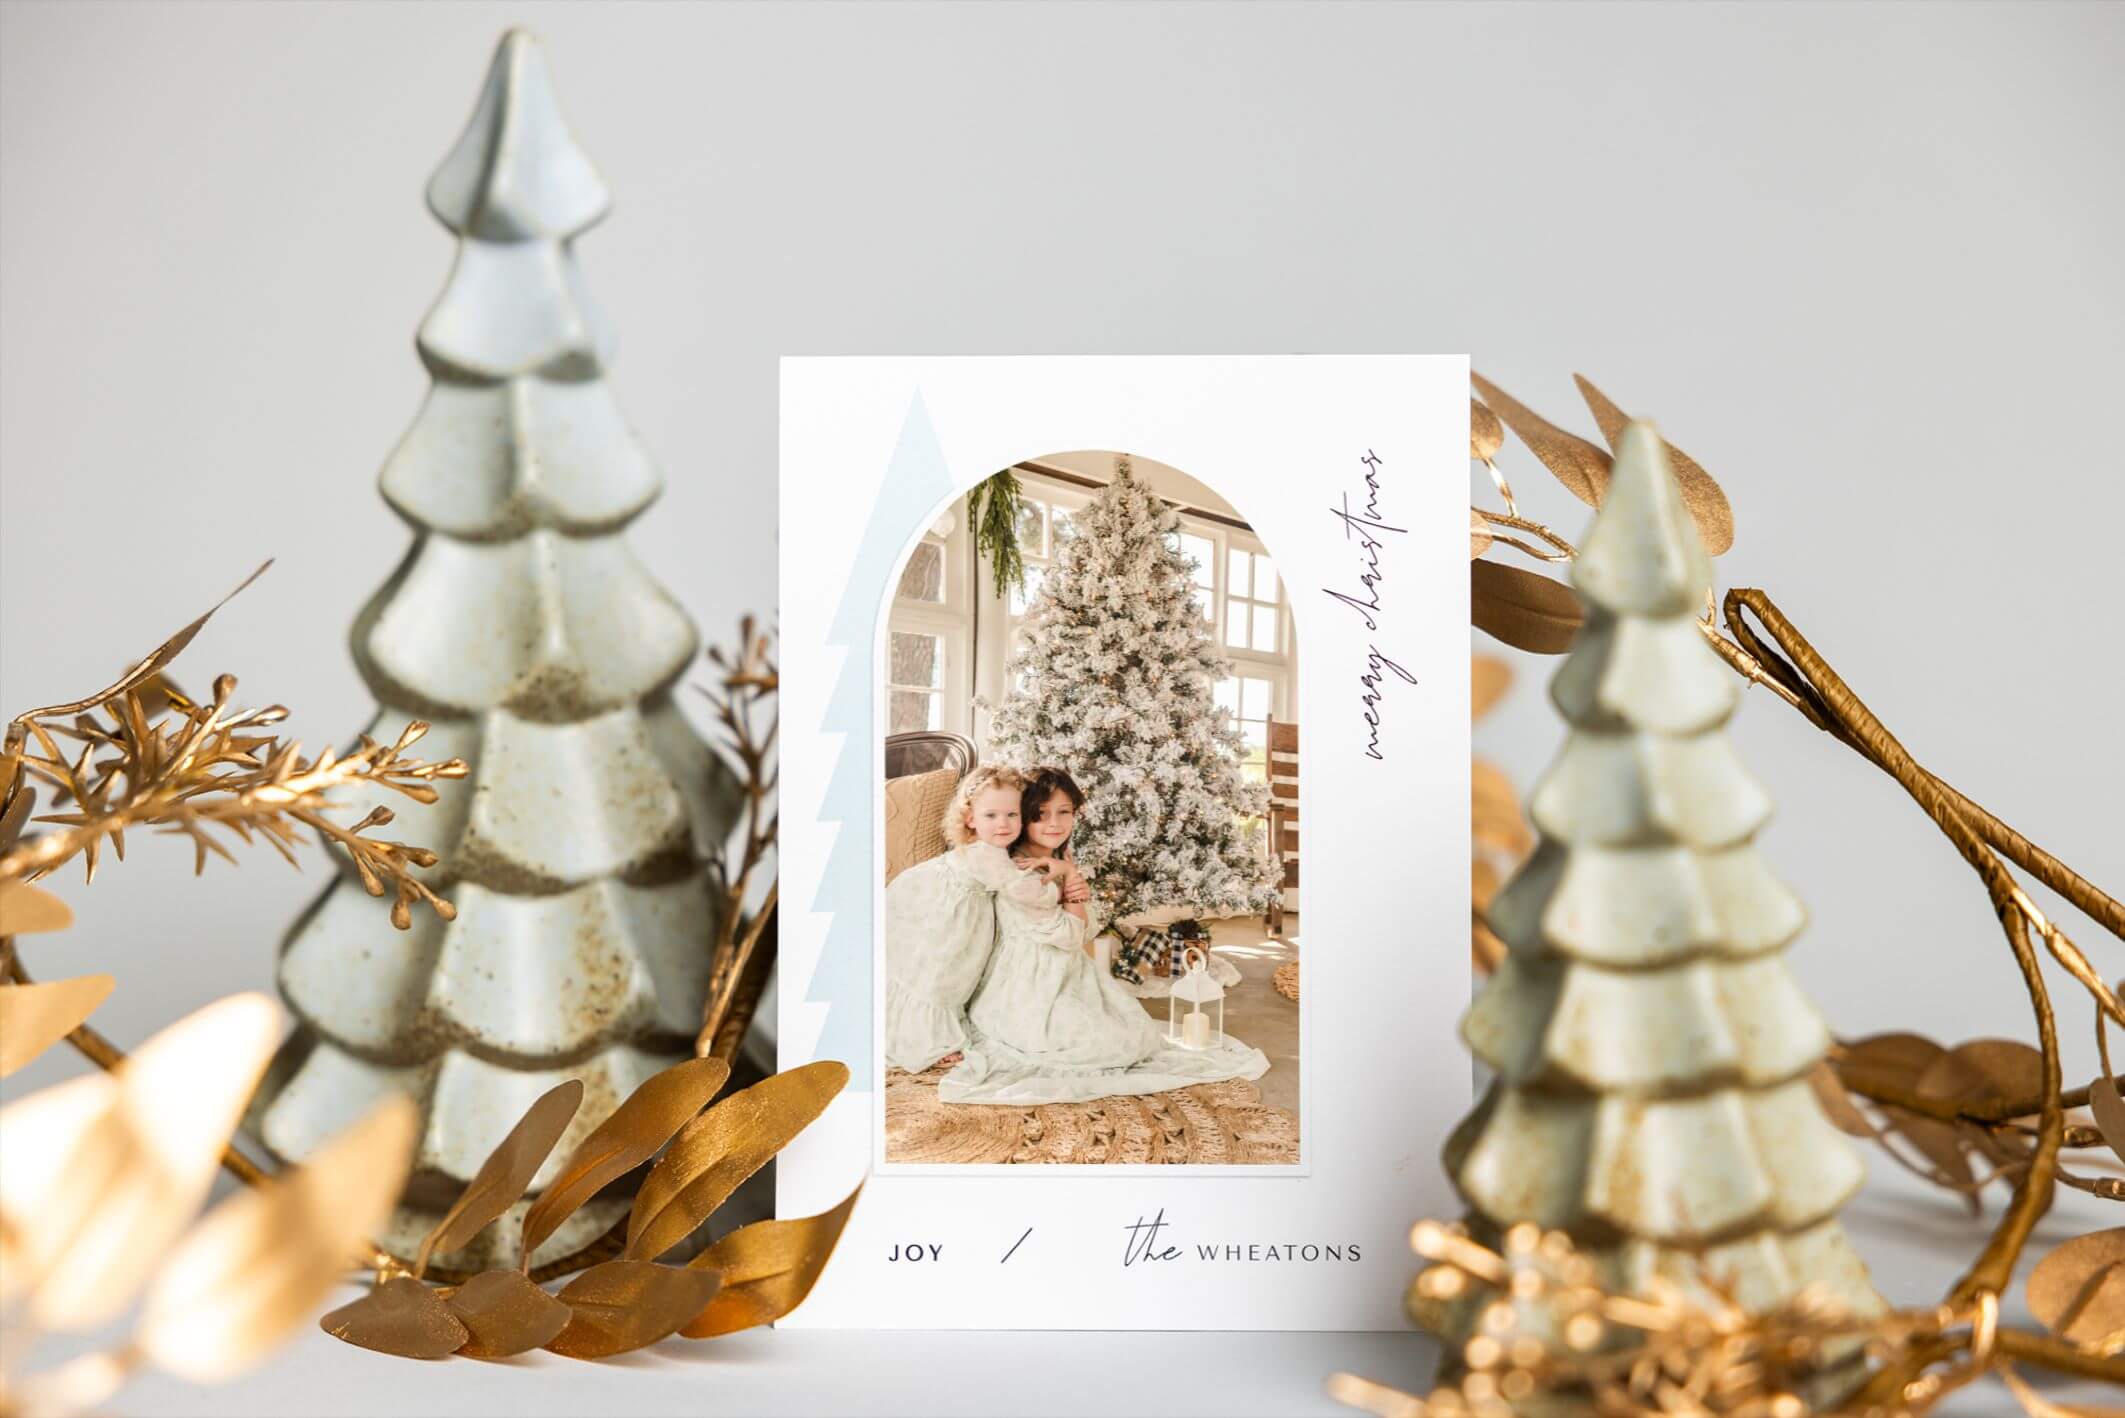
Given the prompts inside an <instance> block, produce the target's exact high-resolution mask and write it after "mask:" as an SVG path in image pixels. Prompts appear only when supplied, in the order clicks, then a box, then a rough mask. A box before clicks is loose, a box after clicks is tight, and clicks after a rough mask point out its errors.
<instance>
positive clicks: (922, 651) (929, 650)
mask: <svg viewBox="0 0 2125 1418" xmlns="http://www.w3.org/2000/svg"><path fill="white" fill-rule="evenodd" d="M886 683H888V684H900V685H918V684H919V685H928V686H930V687H932V688H936V687H938V686H941V685H942V684H943V683H944V638H943V637H942V636H938V635H910V634H908V633H907V632H906V631H904V630H896V631H894V632H893V665H892V672H891V673H890V674H888V675H887V676H886Z"/></svg>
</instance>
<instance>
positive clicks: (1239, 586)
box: [1225, 550, 1248, 596]
mask: <svg viewBox="0 0 2125 1418" xmlns="http://www.w3.org/2000/svg"><path fill="white" fill-rule="evenodd" d="M1247 586H1248V581H1247V553H1245V552H1243V551H1238V550H1234V551H1231V552H1228V553H1226V556H1225V594H1226V595H1228V596H1244V595H1246V594H1247Z"/></svg>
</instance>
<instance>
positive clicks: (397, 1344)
mask: <svg viewBox="0 0 2125 1418" xmlns="http://www.w3.org/2000/svg"><path fill="white" fill-rule="evenodd" d="M511 1273H512V1274H514V1272H511ZM527 1283H528V1282H527ZM317 1325H318V1328H320V1329H322V1330H323V1331H324V1332H325V1333H327V1334H329V1335H331V1336H332V1337H333V1338H335V1339H344V1340H346V1341H347V1343H349V1344H358V1345H360V1346H361V1347H362V1348H364V1349H374V1350H376V1351H377V1352H378V1353H380V1354H396V1355H398V1356H399V1357H400V1358H402V1359H447V1358H449V1357H450V1356H451V1355H452V1354H455V1353H457V1351H458V1346H459V1345H461V1344H463V1343H464V1342H465V1341H466V1340H468V1339H470V1338H471V1337H472V1335H471V1332H470V1331H469V1330H467V1329H466V1328H465V1326H464V1325H463V1324H462V1323H460V1322H459V1320H458V1317H457V1316H456V1315H454V1314H452V1313H451V1312H450V1307H449V1306H448V1305H446V1304H444V1303H443V1301H442V1298H441V1297H440V1296H438V1295H437V1294H436V1293H435V1292H434V1291H433V1290H431V1289H429V1288H428V1287H427V1286H425V1285H423V1284H421V1282H420V1281H418V1280H415V1279H414V1278H413V1277H412V1276H410V1275H397V1276H393V1277H392V1278H391V1279H389V1280H386V1281H385V1282H384V1283H383V1284H381V1285H379V1286H377V1287H376V1288H375V1289H374V1290H371V1291H370V1292H369V1293H368V1294H366V1295H364V1296H362V1297H361V1298H360V1299H359V1300H356V1301H354V1302H353V1303H352V1304H348V1305H341V1306H340V1307H339V1308H338V1309H336V1310H333V1311H331V1312H330V1313H329V1314H326V1315H323V1316H321V1317H320V1318H319V1319H318V1321H317Z"/></svg>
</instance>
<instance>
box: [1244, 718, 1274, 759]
mask: <svg viewBox="0 0 2125 1418" xmlns="http://www.w3.org/2000/svg"><path fill="white" fill-rule="evenodd" d="M1240 737H1241V738H1242V739H1245V740H1246V742H1247V761H1248V762H1250V763H1266V762H1268V755H1269V726H1268V725H1267V724H1254V723H1249V722H1247V721H1246V720H1244V719H1243V720H1241V721H1240Z"/></svg>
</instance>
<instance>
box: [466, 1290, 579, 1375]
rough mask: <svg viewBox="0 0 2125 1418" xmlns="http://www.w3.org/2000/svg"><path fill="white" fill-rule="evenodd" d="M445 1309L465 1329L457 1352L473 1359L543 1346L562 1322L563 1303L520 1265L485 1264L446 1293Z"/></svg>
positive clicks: (564, 1318)
mask: <svg viewBox="0 0 2125 1418" xmlns="http://www.w3.org/2000/svg"><path fill="white" fill-rule="evenodd" d="M450 1313H452V1314H454V1315H456V1316H457V1317H458V1320H459V1322H460V1323H462V1324H463V1325H464V1326H465V1328H466V1329H467V1330H469V1331H470V1332H471V1335H472V1337H471V1338H470V1339H468V1340H467V1341H466V1342H465V1344H464V1346H463V1347H462V1348H460V1349H459V1350H458V1353H460V1354H464V1355H467V1356H469V1357H471V1358H474V1359H507V1358H509V1357H510V1356H511V1355H514V1354H529V1353H530V1352H531V1351H532V1350H534V1349H544V1348H545V1347H546V1346H547V1345H549V1344H551V1343H552V1342H553V1341H554V1338H555V1336H557V1335H559V1334H560V1332H561V1331H562V1330H564V1329H566V1328H568V1317H569V1311H568V1306H566V1305H564V1304H562V1303H561V1302H560V1301H559V1300H557V1299H555V1298H554V1297H553V1296H552V1295H550V1294H548V1293H547V1292H546V1291H545V1290H544V1289H542V1288H540V1286H539V1285H538V1284H536V1283H535V1282H534V1281H533V1280H532V1278H531V1277H530V1276H528V1275H526V1274H524V1272H523V1271H521V1270H489V1271H483V1272H481V1273H480V1274H478V1275H475V1276H473V1277H472V1278H471V1279H470V1280H468V1281H466V1282H465V1283H464V1284H463V1285H460V1286H458V1288H457V1291H456V1293H455V1294H453V1295H452V1296H451V1297H450Z"/></svg>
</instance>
